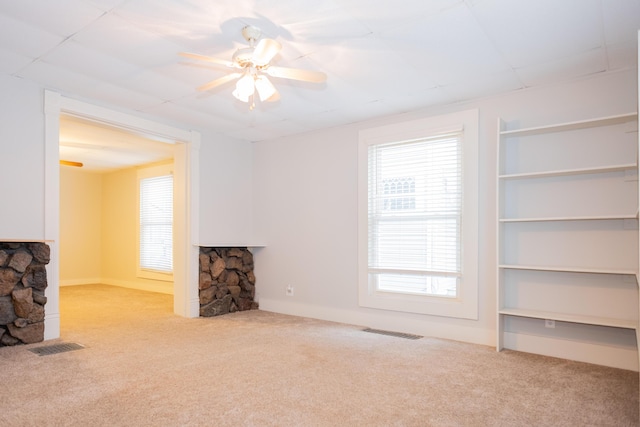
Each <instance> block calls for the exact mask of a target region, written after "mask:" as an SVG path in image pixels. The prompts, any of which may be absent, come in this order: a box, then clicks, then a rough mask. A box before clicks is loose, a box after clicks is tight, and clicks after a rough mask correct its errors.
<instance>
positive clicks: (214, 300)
mask: <svg viewBox="0 0 640 427" xmlns="http://www.w3.org/2000/svg"><path fill="white" fill-rule="evenodd" d="M255 284H256V277H255V275H254V274H253V254H252V253H251V251H249V249H247V248H246V247H234V248H222V247H215V248H214V247H200V280H199V283H198V289H199V295H200V316H202V317H211V316H219V315H221V314H227V313H233V312H235V311H243V310H252V309H257V308H258V303H257V302H255V301H254V297H255V294H256V287H255Z"/></svg>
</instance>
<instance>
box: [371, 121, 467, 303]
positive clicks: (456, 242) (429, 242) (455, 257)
mask: <svg viewBox="0 0 640 427" xmlns="http://www.w3.org/2000/svg"><path fill="white" fill-rule="evenodd" d="M368 180H369V181H368V269H369V277H370V280H372V281H373V283H374V286H375V289H377V290H378V291H386V292H401V293H417V294H425V295H437V296H450V297H456V296H457V293H458V282H459V277H460V276H461V272H462V266H461V223H462V131H461V130H460V131H456V132H450V133H446V134H440V135H436V136H433V137H429V138H424V139H420V140H412V141H404V142H394V143H384V144H376V145H370V146H369V148H368Z"/></svg>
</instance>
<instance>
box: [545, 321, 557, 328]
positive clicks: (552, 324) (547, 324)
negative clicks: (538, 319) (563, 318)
mask: <svg viewBox="0 0 640 427" xmlns="http://www.w3.org/2000/svg"><path fill="white" fill-rule="evenodd" d="M544 327H545V328H551V329H553V328H555V327H556V321H555V320H549V319H545V321H544Z"/></svg>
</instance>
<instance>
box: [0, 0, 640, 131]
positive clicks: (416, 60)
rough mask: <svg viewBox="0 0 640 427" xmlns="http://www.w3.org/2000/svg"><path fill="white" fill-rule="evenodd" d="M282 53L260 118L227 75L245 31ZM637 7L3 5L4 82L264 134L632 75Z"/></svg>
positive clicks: (533, 3) (236, 1)
mask: <svg viewBox="0 0 640 427" xmlns="http://www.w3.org/2000/svg"><path fill="white" fill-rule="evenodd" d="M247 24H250V25H254V26H257V27H259V28H261V29H262V31H263V33H264V35H265V36H266V37H269V38H273V39H276V40H278V41H279V42H280V43H281V44H282V45H283V48H282V50H281V52H280V53H279V54H278V56H276V58H275V59H274V61H273V62H274V63H275V64H276V65H279V66H285V67H295V68H303V69H310V70H319V71H323V72H325V73H326V74H327V76H328V79H327V82H326V83H323V84H312V83H301V82H294V81H291V80H283V79H276V78H273V79H272V81H273V82H274V84H275V85H276V87H277V88H278V90H279V91H280V94H281V99H280V101H278V102H275V103H265V104H258V105H257V106H256V108H255V110H254V111H249V110H248V106H247V104H245V103H242V102H240V101H238V100H236V99H235V98H234V97H233V96H231V92H232V90H233V84H232V83H229V84H228V85H225V86H222V87H219V88H216V89H214V90H213V91H210V92H207V93H205V94H203V93H199V92H197V91H196V90H195V88H196V87H197V86H200V85H203V84H204V83H207V82H208V81H210V80H213V79H215V78H218V77H221V76H223V75H225V73H227V70H225V69H223V68H221V67H219V66H215V65H207V64H203V63H199V64H198V63H197V61H193V60H189V59H185V58H182V57H180V56H178V53H179V52H183V51H187V52H195V53H200V54H205V55H211V56H215V57H217V58H221V59H230V58H231V56H232V54H233V52H234V51H235V50H236V49H237V48H238V47H244V46H245V41H244V39H243V38H242V36H241V29H242V28H243V27H244V26H245V25H247ZM639 28H640V0H396V1H391V0H335V1H330V0H322V1H318V0H217V1H211V0H162V1H158V0H124V1H123V0H55V1H42V0H20V1H16V0H0V73H4V74H10V75H14V76H18V77H21V78H25V79H30V80H34V81H37V82H40V83H41V84H43V85H45V86H46V87H47V88H50V89H53V90H57V91H60V92H62V93H63V94H65V95H68V96H71V97H74V98H77V99H81V100H87V101H89V102H93V103H100V104H102V105H105V106H111V107H115V108H121V109H124V110H133V111H136V112H139V113H140V114H142V115H144V116H147V117H154V118H156V119H158V118H159V119H162V120H165V121H166V122H167V123H169V124H172V125H176V126H180V127H184V126H185V125H186V126H189V127H192V128H195V129H201V130H210V131H213V132H217V133H221V134H225V135H229V136H232V137H234V138H239V139H243V140H249V141H260V140H265V139H271V138H275V137H280V136H284V135H290V134H295V133H301V132H306V131H311V130H316V129H320V128H326V127H332V126H339V125H344V124H348V123H353V122H357V121H362V120H366V119H370V118H374V117H377V116H383V115H390V114H396V113H402V112H406V111H411V110H417V109H420V108H425V107H429V106H432V105H436V104H446V103H452V102H457V101H461V100H466V99H472V98H478V97H483V96H488V95H493V94H497V93H501V92H507V91H513V90H518V89H523V88H527V87H532V86H537V85H546V84H552V83H556V82H561V81H566V80H570V79H576V78H580V77H583V76H587V75H591V74H595V73H602V72H609V71H615V70H620V69H625V68H635V67H636V66H637V30H638V29H639Z"/></svg>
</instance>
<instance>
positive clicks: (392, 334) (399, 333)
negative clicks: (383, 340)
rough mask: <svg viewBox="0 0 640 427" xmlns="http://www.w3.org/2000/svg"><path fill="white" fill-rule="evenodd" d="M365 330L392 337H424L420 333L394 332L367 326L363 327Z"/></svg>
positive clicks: (413, 338)
mask: <svg viewBox="0 0 640 427" xmlns="http://www.w3.org/2000/svg"><path fill="white" fill-rule="evenodd" d="M363 331H364V332H370V333H372V334H380V335H389V336H390V337H397V338H405V339H408V340H417V339H420V338H422V336H420V335H413V334H405V333H402V332H393V331H383V330H381V329H371V328H366V329H363Z"/></svg>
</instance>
